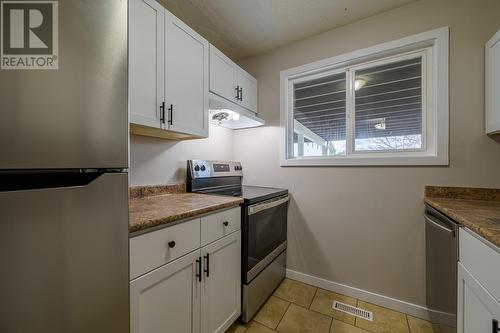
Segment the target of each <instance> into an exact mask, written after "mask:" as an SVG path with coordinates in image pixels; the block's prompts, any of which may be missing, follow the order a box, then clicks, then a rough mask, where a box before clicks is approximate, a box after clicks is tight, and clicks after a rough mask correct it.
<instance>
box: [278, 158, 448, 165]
mask: <svg viewBox="0 0 500 333" xmlns="http://www.w3.org/2000/svg"><path fill="white" fill-rule="evenodd" d="M448 165H449V159H448V156H447V155H445V156H436V155H420V156H401V155H400V156H397V157H387V156H377V157H375V156H370V157H367V156H366V155H365V156H349V157H300V158H289V159H281V161H280V166H282V167H294V166H295V167H311V166H340V167H342V166H360V167H363V166H448Z"/></svg>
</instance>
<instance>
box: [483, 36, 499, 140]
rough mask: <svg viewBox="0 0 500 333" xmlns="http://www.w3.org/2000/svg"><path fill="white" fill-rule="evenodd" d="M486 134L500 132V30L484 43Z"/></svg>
mask: <svg viewBox="0 0 500 333" xmlns="http://www.w3.org/2000/svg"><path fill="white" fill-rule="evenodd" d="M485 53H486V83H485V88H486V94H485V97H486V133H488V134H492V133H498V132H500V30H499V31H498V32H497V33H496V34H495V35H494V36H493V37H492V38H491V39H490V40H489V41H488V42H487V43H486V50H485Z"/></svg>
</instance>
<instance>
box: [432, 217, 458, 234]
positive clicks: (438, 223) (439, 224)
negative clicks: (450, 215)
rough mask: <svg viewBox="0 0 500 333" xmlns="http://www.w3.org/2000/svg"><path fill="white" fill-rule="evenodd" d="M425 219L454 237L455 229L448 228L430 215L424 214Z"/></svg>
mask: <svg viewBox="0 0 500 333" xmlns="http://www.w3.org/2000/svg"><path fill="white" fill-rule="evenodd" d="M425 221H426V222H427V223H429V224H430V225H432V226H434V227H436V228H438V229H441V230H442V231H444V232H447V233H449V234H451V235H452V237H455V230H453V229H450V228H448V227H447V226H446V225H444V224H443V223H441V222H440V221H439V220H435V219H433V218H432V217H431V216H429V215H427V214H425Z"/></svg>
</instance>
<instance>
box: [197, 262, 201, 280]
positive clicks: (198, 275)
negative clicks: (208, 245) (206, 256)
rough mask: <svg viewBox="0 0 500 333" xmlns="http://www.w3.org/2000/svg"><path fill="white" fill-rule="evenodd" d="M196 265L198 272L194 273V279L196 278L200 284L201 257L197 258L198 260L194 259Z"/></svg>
mask: <svg viewBox="0 0 500 333" xmlns="http://www.w3.org/2000/svg"><path fill="white" fill-rule="evenodd" d="M196 263H197V264H198V272H199V273H196V277H197V278H198V281H200V282H201V257H198V259H196Z"/></svg>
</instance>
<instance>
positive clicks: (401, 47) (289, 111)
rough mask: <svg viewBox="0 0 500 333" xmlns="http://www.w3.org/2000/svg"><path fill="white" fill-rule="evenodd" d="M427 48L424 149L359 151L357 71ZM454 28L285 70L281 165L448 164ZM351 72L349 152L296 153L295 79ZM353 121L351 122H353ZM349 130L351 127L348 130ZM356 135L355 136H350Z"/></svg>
mask: <svg viewBox="0 0 500 333" xmlns="http://www.w3.org/2000/svg"><path fill="white" fill-rule="evenodd" d="M415 54H422V68H423V70H424V69H425V70H426V72H425V73H423V74H424V77H423V80H422V81H423V85H422V97H423V100H422V120H423V124H422V125H423V126H422V147H423V148H422V149H415V150H399V151H397V150H386V151H380V150H378V151H354V147H353V144H354V139H353V138H354V133H352V132H353V131H354V105H349V103H348V102H349V101H350V100H354V99H353V98H347V94H349V93H350V92H351V93H352V92H353V91H354V90H353V89H352V88H351V87H352V85H353V84H354V71H355V70H359V69H361V68H364V67H371V66H376V65H378V64H379V63H382V62H392V61H397V60H398V58H399V59H401V57H409V56H415ZM448 57H449V28H448V27H443V28H439V29H435V30H431V31H427V32H423V33H420V34H416V35H413V36H409V37H405V38H401V39H398V40H394V41H390V42H386V43H382V44H379V45H375V46H372V47H368V48H364V49H361V50H357V51H353V52H349V53H345V54H342V55H339V56H335V57H332V58H328V59H323V60H320V61H316V62H313V63H310V64H306V65H302V66H298V67H294V68H290V69H287V70H284V71H282V72H281V73H280V82H281V94H280V95H281V96H280V105H281V131H282V134H281V144H280V164H281V166H369V165H374V166H383V165H387V166H391V165H402V166H404V165H448V164H449V156H448V155H449V147H448V141H449V139H448V137H449V101H448V99H449V97H448V96H449V83H448V72H449V69H448ZM340 72H346V82H347V85H348V87H347V89H346V101H347V103H346V116H347V119H346V126H347V128H346V146H347V155H345V156H342V155H336V156H313V157H304V156H300V157H294V156H293V130H294V126H293V124H294V119H293V83H294V82H299V81H300V80H304V79H306V78H307V80H310V79H311V78H313V77H320V76H323V75H331V74H333V73H340ZM348 122H349V123H350V125H349V126H348ZM347 131H350V132H349V133H347ZM349 138H351V139H352V140H350V139H349Z"/></svg>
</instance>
